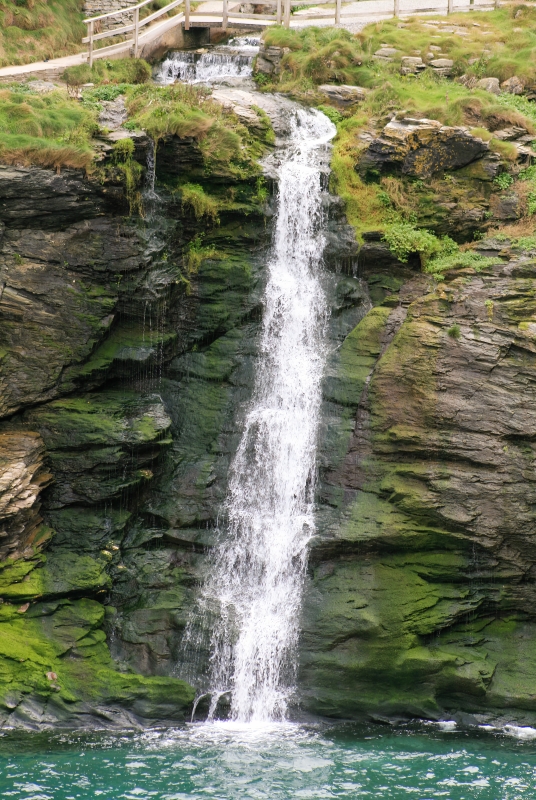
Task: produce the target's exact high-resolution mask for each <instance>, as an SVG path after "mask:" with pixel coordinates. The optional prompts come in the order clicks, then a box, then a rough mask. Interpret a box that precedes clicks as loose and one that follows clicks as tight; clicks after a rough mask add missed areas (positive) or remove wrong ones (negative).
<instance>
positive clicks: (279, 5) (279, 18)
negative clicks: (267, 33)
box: [276, 0, 282, 25]
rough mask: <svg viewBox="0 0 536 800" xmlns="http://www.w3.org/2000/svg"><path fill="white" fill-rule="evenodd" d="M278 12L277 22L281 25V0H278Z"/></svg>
mask: <svg viewBox="0 0 536 800" xmlns="http://www.w3.org/2000/svg"><path fill="white" fill-rule="evenodd" d="M276 14H277V17H276V22H277V24H278V25H281V16H282V11H281V0H277V12H276Z"/></svg>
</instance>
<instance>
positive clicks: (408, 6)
mask: <svg viewBox="0 0 536 800" xmlns="http://www.w3.org/2000/svg"><path fill="white" fill-rule="evenodd" d="M151 2H152V0H142V2H141V3H138V4H137V5H135V6H129V7H128V8H122V9H119V10H118V11H109V12H108V13H107V14H101V15H100V16H98V17H90V18H89V19H85V20H84V22H85V23H86V25H87V27H88V35H87V36H86V37H85V38H84V39H83V40H82V41H83V42H84V43H87V44H89V53H88V62H89V64H90V66H92V65H93V60H94V58H95V57H96V56H97V55H98V57H99V58H100V57H101V56H104V55H107V54H110V55H111V54H112V53H113V52H119V51H120V50H130V51H131V53H132V55H133V56H134V58H138V56H139V52H140V38H142V37H143V39H144V40H145V41H149V40H150V38H152V37H154V36H157V35H159V33H160V32H161V31H162V26H164V25H165V27H166V29H169V28H170V27H174V26H175V25H180V24H181V23H184V28H185V29H186V30H189V29H190V27H192V26H195V27H212V26H218V27H221V28H223V30H227V28H229V27H231V28H232V27H236V26H237V24H239V25H240V24H241V26H242V27H246V26H248V27H265V26H268V25H274V24H277V25H281V24H282V25H284V26H285V27H286V28H289V27H291V25H292V26H295V25H296V26H299V25H300V24H301V23H302V22H304V21H308V20H312V21H313V22H314V21H316V20H326V19H330V20H333V23H334V24H335V25H340V24H341V23H342V24H344V20H345V19H349V18H352V19H355V18H356V17H357V18H358V17H363V16H365V17H367V16H368V17H373V18H374V19H376V18H377V19H378V20H379V19H388V18H390V17H399V16H401V15H402V14H403V15H404V16H410V15H412V14H434V13H435V14H445V13H446V14H451V13H453V12H454V11H477V10H479V11H485V10H488V9H492V8H498V6H499V0H465V2H463V4H460V2H459V0H457V2H456V4H455V2H454V0H359V2H355V0H353V2H352V0H346V1H345V2H343V0H335V2H333V0H331V2H330V1H329V0H321V2H314V0H264V1H263V5H265V6H270V7H272V8H273V9H274V13H272V14H243V13H242V12H240V11H235V10H233V9H231V10H229V0H222V10H221V12H219V11H197V10H195V11H192V10H191V7H190V0H172V2H171V3H169V5H167V6H164V7H163V8H160V9H158V11H154V12H153V13H152V14H149V15H148V16H147V17H144V18H143V19H141V20H140V9H141V8H144V6H146V5H148V4H149V3H151ZM183 4H184V11H181V12H179V13H178V14H176V15H175V16H173V17H171V18H170V19H168V20H165V21H164V22H163V23H161V25H160V26H159V25H157V26H154V28H153V29H147V30H146V31H145V32H144V33H141V29H142V28H144V27H145V26H146V25H149V24H150V23H151V22H154V21H155V20H156V19H158V18H159V17H162V16H163V15H164V14H167V13H168V12H169V11H173V9H175V8H177V7H178V6H180V5H183ZM304 6H310V7H313V6H314V7H315V8H318V7H319V6H326V11H325V12H324V11H322V12H320V13H318V12H315V13H312V14H301V13H300V14H299V15H297V14H296V15H293V14H292V9H293V8H296V7H299V8H300V10H303V7H304ZM350 7H351V8H350ZM358 8H359V10H357V9H358ZM121 15H129V16H130V15H133V20H132V22H128V23H127V24H126V25H121V26H120V27H118V28H110V29H109V30H105V31H102V32H101V31H99V30H98V29H97V25H96V24H97V23H98V22H99V21H100V20H105V19H109V18H111V17H115V18H117V17H120V16H121ZM166 23H167V24H166ZM255 23H256V24H255ZM125 34H131V38H127V39H126V40H123V41H122V42H120V43H118V44H115V45H109V46H108V47H102V48H99V49H98V50H96V49H95V42H98V41H101V40H102V39H107V38H110V37H113V36H124V35H125Z"/></svg>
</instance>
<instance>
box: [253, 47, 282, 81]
mask: <svg viewBox="0 0 536 800" xmlns="http://www.w3.org/2000/svg"><path fill="white" fill-rule="evenodd" d="M287 53H290V48H289V47H261V48H260V50H259V54H258V56H257V58H256V60H255V72H256V73H259V72H260V73H262V74H263V75H279V73H280V72H281V59H282V58H283V56H284V55H286V54H287Z"/></svg>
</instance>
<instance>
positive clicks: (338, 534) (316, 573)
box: [301, 240, 536, 721]
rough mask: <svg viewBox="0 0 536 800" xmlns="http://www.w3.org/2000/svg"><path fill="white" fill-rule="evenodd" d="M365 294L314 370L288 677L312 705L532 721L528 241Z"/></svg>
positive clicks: (535, 475)
mask: <svg viewBox="0 0 536 800" xmlns="http://www.w3.org/2000/svg"><path fill="white" fill-rule="evenodd" d="M482 248H483V250H484V251H485V252H486V254H487V255H490V254H492V255H495V256H496V263H495V265H494V266H492V267H490V268H488V269H485V270H483V271H482V272H480V273H475V272H474V271H473V270H459V271H455V272H452V273H451V274H450V275H449V276H447V278H446V280H445V282H444V283H442V284H440V285H437V284H436V283H435V282H434V281H432V280H431V279H429V278H426V277H425V276H423V275H420V274H411V272H408V271H407V270H406V271H405V272H404V270H401V269H395V270H390V271H389V270H384V274H382V275H378V274H371V271H370V270H368V271H366V275H365V277H367V278H368V281H369V282H370V283H371V286H372V287H373V288H375V289H377V288H378V287H380V286H382V287H384V288H383V295H384V297H383V301H382V299H381V295H376V298H377V302H378V304H377V305H376V306H375V307H374V308H373V309H372V310H371V311H370V312H369V313H368V315H367V316H366V317H365V318H364V319H363V320H362V321H361V322H360V324H359V325H358V326H357V327H356V328H355V329H354V330H353V331H352V333H351V334H350V335H349V336H348V337H347V338H346V339H345V341H344V343H343V346H342V348H341V350H340V354H339V356H338V358H337V359H336V361H335V362H334V364H333V365H332V368H331V371H330V375H329V377H328V379H327V381H326V391H325V397H326V401H325V409H326V411H325V413H326V426H325V429H326V431H328V433H329V436H327V437H325V438H324V441H323V448H322V456H323V464H322V484H321V497H320V501H321V503H322V509H323V511H322V512H321V515H320V519H321V523H320V528H319V531H318V535H317V538H316V541H315V543H314V547H313V551H312V559H311V576H310V579H309V584H308V591H307V600H306V606H305V612H304V633H303V639H302V661H301V687H302V689H303V693H304V697H305V700H306V704H307V706H308V707H309V708H311V709H313V710H314V711H315V712H317V713H318V712H320V713H324V714H328V715H334V716H342V717H349V716H354V715H359V714H362V713H365V714H369V715H371V716H373V717H376V718H382V717H384V718H388V717H393V716H397V715H401V716H424V717H431V718H440V717H442V716H443V717H444V715H445V714H449V715H451V714H453V713H456V712H458V713H460V712H464V713H466V714H467V713H470V714H476V715H478V714H484V713H485V714H491V715H492V716H500V715H504V716H505V717H508V718H510V719H512V718H515V719H521V720H525V721H533V720H534V718H535V711H536V705H535V699H534V697H535V696H534V686H535V685H536V673H535V672H534V663H535V659H534V652H533V649H534V640H535V630H536V628H535V624H536V622H535V618H534V614H533V612H532V610H531V609H532V608H533V594H534V578H533V571H534V552H535V551H534V546H533V539H534V535H535V530H536V527H535V524H536V519H535V515H534V492H535V480H536V472H535V469H534V463H535V461H534V459H535V451H534V419H533V418H534V409H533V406H534V403H533V392H534V387H533V378H534V374H535V372H534V370H535V367H536V361H535V359H536V350H535V340H534V331H535V330H536V329H535V327H534V311H535V307H534V277H535V275H536V273H535V264H534V254H533V253H532V252H521V251H520V250H519V249H517V250H516V249H515V248H512V247H510V246H508V242H506V243H505V242H504V241H501V242H496V241H493V240H492V241H487V242H483V243H482Z"/></svg>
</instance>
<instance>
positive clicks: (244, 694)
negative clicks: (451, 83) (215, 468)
mask: <svg viewBox="0 0 536 800" xmlns="http://www.w3.org/2000/svg"><path fill="white" fill-rule="evenodd" d="M334 134H335V126H334V125H333V124H332V123H331V122H330V121H329V120H328V119H327V117H326V116H324V115H323V114H321V113H320V112H319V111H307V110H305V109H298V110H297V111H296V112H295V115H294V118H293V120H292V121H291V133H290V137H289V141H288V144H287V145H286V146H285V147H284V148H283V149H282V151H280V152H279V153H278V156H279V166H278V168H277V171H278V178H279V190H278V209H277V215H276V222H275V231H274V238H273V243H272V248H271V253H270V258H269V263H268V284H267V287H266V292H265V298H264V303H265V310H264V320H263V326H262V333H261V343H260V355H259V360H258V365H257V370H256V377H255V385H254V390H253V396H252V400H251V403H250V406H249V408H248V410H247V414H246V419H245V423H244V429H243V433H242V438H241V441H240V444H239V447H238V451H237V453H236V456H235V458H234V461H233V463H232V465H231V469H230V474H229V488H228V495H227V500H226V503H225V517H226V520H227V523H226V525H225V526H224V527H223V528H222V530H221V532H220V538H219V540H218V544H217V545H216V547H215V552H214V554H213V561H212V568H211V574H210V577H209V578H208V580H207V582H206V585H205V587H204V591H203V597H202V604H203V605H204V607H205V609H206V608H209V609H213V608H214V606H215V605H216V607H217V611H218V612H219V622H218V624H217V625H215V629H214V631H213V634H212V642H211V674H210V686H211V690H212V693H213V700H212V705H211V709H210V712H209V718H211V717H213V716H214V713H215V710H216V706H217V702H218V699H219V697H221V695H222V694H224V693H227V692H229V691H230V693H231V698H232V705H231V716H232V718H233V719H234V720H236V721H243V722H262V721H269V720H279V719H283V718H284V717H285V714H286V709H287V704H288V700H289V697H290V694H291V692H292V688H293V681H294V672H295V667H294V663H295V658H294V655H295V647H296V644H297V638H298V633H299V615H300V607H301V592H302V584H303V578H304V571H305V565H306V556H307V549H306V548H307V542H308V540H309V539H310V537H311V535H312V533H313V529H314V520H313V494H314V483H315V478H314V475H315V451H316V439H317V429H318V422H319V413H320V402H321V378H322V371H323V365H324V357H325V341H324V339H325V327H326V320H327V303H326V297H325V294H324V289H323V281H322V251H323V247H324V238H323V234H322V204H321V177H322V163H323V162H325V161H326V159H327V157H328V152H329V150H328V143H329V141H330V140H331V138H332V137H333V136H334Z"/></svg>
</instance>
